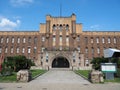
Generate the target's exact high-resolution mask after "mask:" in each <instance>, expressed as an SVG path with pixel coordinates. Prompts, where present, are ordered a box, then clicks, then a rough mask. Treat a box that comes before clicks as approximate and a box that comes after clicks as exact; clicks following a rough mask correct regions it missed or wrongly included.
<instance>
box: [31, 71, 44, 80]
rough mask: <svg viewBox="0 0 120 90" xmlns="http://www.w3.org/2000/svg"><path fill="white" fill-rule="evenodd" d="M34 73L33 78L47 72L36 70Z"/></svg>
mask: <svg viewBox="0 0 120 90" xmlns="http://www.w3.org/2000/svg"><path fill="white" fill-rule="evenodd" d="M31 72H32V77H33V78H34V77H36V76H38V75H42V74H44V73H45V72H46V70H39V69H36V70H31Z"/></svg>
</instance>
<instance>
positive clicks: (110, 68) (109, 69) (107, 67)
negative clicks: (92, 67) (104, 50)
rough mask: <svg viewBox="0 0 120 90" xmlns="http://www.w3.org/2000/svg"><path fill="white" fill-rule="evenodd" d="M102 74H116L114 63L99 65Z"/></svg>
mask: <svg viewBox="0 0 120 90" xmlns="http://www.w3.org/2000/svg"><path fill="white" fill-rule="evenodd" d="M101 71H102V72H116V63H101Z"/></svg>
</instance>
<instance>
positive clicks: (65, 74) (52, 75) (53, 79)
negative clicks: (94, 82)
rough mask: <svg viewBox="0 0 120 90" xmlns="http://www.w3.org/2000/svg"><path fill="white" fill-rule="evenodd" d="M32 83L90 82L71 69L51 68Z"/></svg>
mask: <svg viewBox="0 0 120 90" xmlns="http://www.w3.org/2000/svg"><path fill="white" fill-rule="evenodd" d="M30 83H34V84H35V83H71V84H72V83H77V84H78V83H79V84H90V82H88V81H87V80H85V79H84V78H82V77H80V76H79V75H77V74H75V73H74V72H73V71H70V70H59V69H58V70H50V71H48V72H47V73H45V74H44V75H42V76H40V77H38V78H37V79H35V80H33V81H32V82H30Z"/></svg>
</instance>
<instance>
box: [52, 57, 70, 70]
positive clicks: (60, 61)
mask: <svg viewBox="0 0 120 90" xmlns="http://www.w3.org/2000/svg"><path fill="white" fill-rule="evenodd" d="M69 67H70V64H69V61H68V60H67V59H66V58H64V57H57V58H55V59H54V60H53V62H52V68H69Z"/></svg>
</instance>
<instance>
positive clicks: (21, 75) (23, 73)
mask: <svg viewBox="0 0 120 90" xmlns="http://www.w3.org/2000/svg"><path fill="white" fill-rule="evenodd" d="M31 79H32V75H31V72H30V71H29V70H20V71H18V72H17V81H20V82H29V81H30V80H31Z"/></svg>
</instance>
